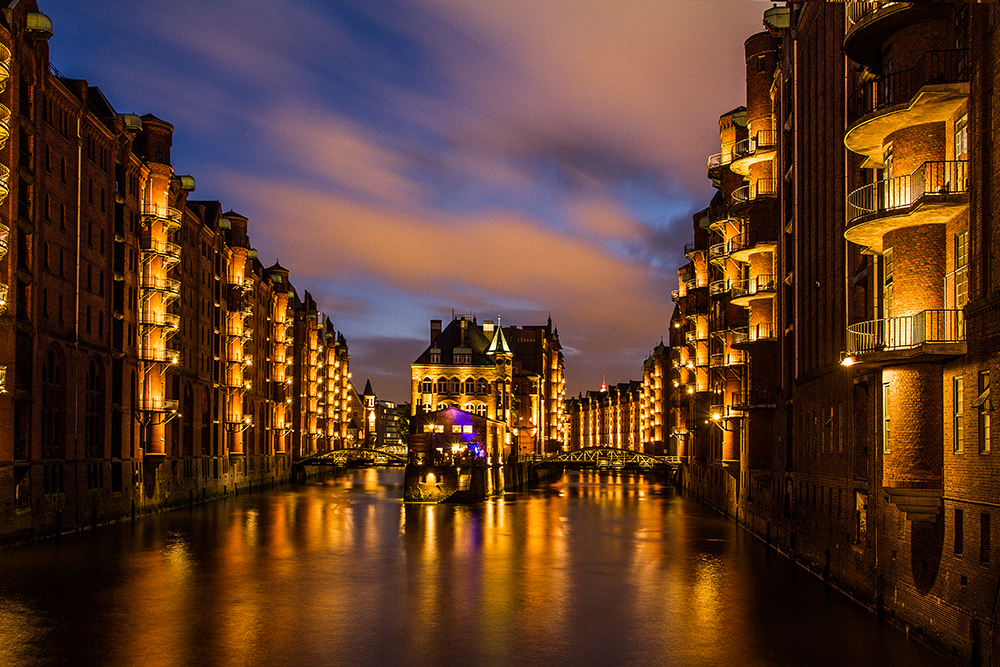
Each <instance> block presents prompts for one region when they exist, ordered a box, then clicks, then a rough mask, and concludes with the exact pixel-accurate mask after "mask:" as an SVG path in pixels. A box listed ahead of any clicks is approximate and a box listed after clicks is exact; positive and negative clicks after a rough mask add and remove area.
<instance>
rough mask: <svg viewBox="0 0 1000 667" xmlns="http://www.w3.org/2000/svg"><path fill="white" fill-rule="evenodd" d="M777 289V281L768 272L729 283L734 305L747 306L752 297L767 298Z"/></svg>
mask: <svg viewBox="0 0 1000 667" xmlns="http://www.w3.org/2000/svg"><path fill="white" fill-rule="evenodd" d="M777 290H778V281H777V280H776V279H775V276H774V275H773V274H770V273H762V274H760V275H758V276H756V277H754V278H750V279H748V280H735V281H733V283H732V285H731V291H732V295H731V296H732V301H731V303H732V304H733V305H736V306H749V305H750V302H751V301H753V300H754V299H769V298H771V297H772V296H774V294H775V292H777Z"/></svg>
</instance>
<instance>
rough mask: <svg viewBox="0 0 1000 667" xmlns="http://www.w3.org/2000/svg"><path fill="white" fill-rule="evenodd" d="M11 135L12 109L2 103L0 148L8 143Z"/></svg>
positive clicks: (0, 109) (0, 111)
mask: <svg viewBox="0 0 1000 667" xmlns="http://www.w3.org/2000/svg"><path fill="white" fill-rule="evenodd" d="M9 137H10V109H8V108H7V107H6V106H4V105H3V104H0V149H2V148H3V147H4V146H6V145H7V139H8V138H9Z"/></svg>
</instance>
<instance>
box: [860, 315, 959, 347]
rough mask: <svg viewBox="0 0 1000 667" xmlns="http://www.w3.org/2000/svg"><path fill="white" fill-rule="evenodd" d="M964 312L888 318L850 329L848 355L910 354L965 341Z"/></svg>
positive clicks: (861, 323) (862, 323) (870, 321)
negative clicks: (931, 345)
mask: <svg viewBox="0 0 1000 667" xmlns="http://www.w3.org/2000/svg"><path fill="white" fill-rule="evenodd" d="M962 313H963V311H961V310H943V309H942V310H936V309H935V310H924V311H922V312H919V313H917V314H916V315H911V316H907V317H887V318H883V319H880V320H869V321H867V322H858V323H857V324H852V325H851V326H849V327H847V352H848V354H851V355H855V354H867V353H871V352H891V351H894V350H908V349H912V348H915V347H919V346H921V345H923V344H925V343H960V342H962V341H964V340H965V317H964V316H963V314H962Z"/></svg>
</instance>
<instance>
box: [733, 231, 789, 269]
mask: <svg viewBox="0 0 1000 667" xmlns="http://www.w3.org/2000/svg"><path fill="white" fill-rule="evenodd" d="M777 245H778V228H777V226H775V225H762V226H760V227H753V228H750V229H745V230H744V231H743V233H742V234H740V235H739V236H737V237H736V238H734V239H733V240H732V241H731V242H730V246H729V254H730V256H731V257H732V258H733V259H734V260H736V261H737V262H749V261H750V255H752V254H754V252H764V251H766V250H770V249H773V248H775V247H776V246H777Z"/></svg>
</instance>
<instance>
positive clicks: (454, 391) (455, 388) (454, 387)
mask: <svg viewBox="0 0 1000 667" xmlns="http://www.w3.org/2000/svg"><path fill="white" fill-rule="evenodd" d="M450 384H451V388H450V390H451V393H452V394H457V393H458V391H459V386H461V383H460V382H459V381H458V378H452V379H451V383H450Z"/></svg>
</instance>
